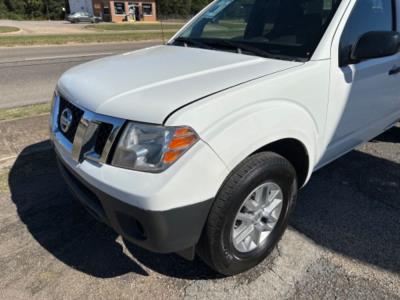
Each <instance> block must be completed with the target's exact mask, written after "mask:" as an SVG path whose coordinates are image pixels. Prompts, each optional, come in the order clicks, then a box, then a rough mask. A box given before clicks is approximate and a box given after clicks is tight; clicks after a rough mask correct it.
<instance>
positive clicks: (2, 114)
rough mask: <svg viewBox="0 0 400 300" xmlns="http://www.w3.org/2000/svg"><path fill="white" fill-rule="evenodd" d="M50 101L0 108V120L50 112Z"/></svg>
mask: <svg viewBox="0 0 400 300" xmlns="http://www.w3.org/2000/svg"><path fill="white" fill-rule="evenodd" d="M50 106H51V105H50V103H43V104H34V105H27V106H21V107H16V108H5V109H0V121H7V120H13V119H19V118H28V117H34V116H38V115H42V114H44V113H49V112H50Z"/></svg>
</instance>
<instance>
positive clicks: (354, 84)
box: [321, 0, 400, 164]
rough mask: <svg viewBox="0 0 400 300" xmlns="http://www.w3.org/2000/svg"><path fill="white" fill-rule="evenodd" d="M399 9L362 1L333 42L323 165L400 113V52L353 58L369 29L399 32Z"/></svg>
mask: <svg viewBox="0 0 400 300" xmlns="http://www.w3.org/2000/svg"><path fill="white" fill-rule="evenodd" d="M349 9H350V8H349ZM395 10H396V7H395V1H392V0H358V1H357V2H356V3H355V4H354V7H353V8H352V11H351V13H350V14H349V17H348V18H347V21H344V22H345V24H344V25H343V24H342V25H341V26H342V28H339V31H338V34H336V37H335V39H334V42H333V44H332V45H333V46H332V47H333V48H332V65H331V86H330V104H329V112H328V122H327V124H328V125H327V128H326V133H327V135H326V139H327V140H326V144H327V145H328V146H327V151H326V154H325V156H324V158H323V161H322V162H321V164H323V163H324V161H325V162H329V161H330V160H332V159H334V158H336V157H338V156H340V155H342V154H344V153H345V152H347V151H349V150H351V149H352V148H354V147H355V146H357V145H359V144H360V143H362V142H365V141H367V140H370V139H372V138H374V137H375V136H376V135H378V134H380V133H381V132H382V131H384V129H385V128H386V127H387V126H389V125H390V124H392V123H394V122H395V121H396V119H398V118H399V116H400V75H399V73H400V69H399V67H400V54H399V53H397V54H395V55H392V56H389V57H383V58H377V59H369V60H365V61H361V62H358V63H352V62H351V61H350V53H351V49H352V48H353V47H354V46H355V44H356V43H357V41H358V40H359V38H360V37H361V36H362V35H364V34H365V33H367V32H370V31H395V30H397V28H396V14H395ZM377 47H379V45H377Z"/></svg>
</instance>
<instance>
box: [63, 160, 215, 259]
mask: <svg viewBox="0 0 400 300" xmlns="http://www.w3.org/2000/svg"><path fill="white" fill-rule="evenodd" d="M58 163H59V167H60V171H61V174H62V175H63V177H64V179H65V181H66V182H67V184H68V186H69V187H70V189H71V191H72V192H73V194H74V195H75V197H76V198H77V199H78V200H79V201H80V202H81V203H82V204H83V205H84V206H85V207H86V208H87V210H88V211H89V213H90V214H92V215H93V216H94V217H95V218H96V219H98V220H100V221H102V222H104V223H106V224H107V225H109V226H110V227H112V228H113V229H114V230H115V231H116V232H118V233H119V234H121V236H123V237H124V238H126V239H127V240H129V241H130V242H133V243H135V244H137V245H139V246H141V247H143V248H145V249H148V250H150V251H153V252H158V253H172V252H180V251H182V250H185V249H188V248H191V247H193V246H194V245H196V243H197V242H198V240H199V238H200V235H201V232H202V229H203V226H204V223H205V221H206V219H207V215H208V212H209V210H210V207H211V204H212V199H210V200H207V201H203V202H200V203H197V204H194V205H190V206H185V207H180V208H176V209H171V210H167V211H148V210H143V209H140V208H137V207H134V206H132V205H129V204H126V203H124V202H122V201H120V200H118V199H116V198H114V197H112V196H110V195H108V194H106V193H104V192H102V191H101V190H99V189H97V188H95V187H94V186H92V185H90V184H88V183H87V182H85V181H84V180H83V179H82V178H80V177H79V176H78V175H77V174H76V173H75V172H74V171H73V170H71V169H70V168H69V167H67V166H66V165H65V164H64V163H63V162H62V161H61V160H60V159H58Z"/></svg>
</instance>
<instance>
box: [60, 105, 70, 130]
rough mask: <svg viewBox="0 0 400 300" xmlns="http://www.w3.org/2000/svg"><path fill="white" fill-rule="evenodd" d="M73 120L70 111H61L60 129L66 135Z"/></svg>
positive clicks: (67, 109)
mask: <svg viewBox="0 0 400 300" xmlns="http://www.w3.org/2000/svg"><path fill="white" fill-rule="evenodd" d="M72 120H73V115H72V111H71V110H70V109H69V108H66V109H64V110H63V111H62V113H61V117H60V127H61V128H60V129H61V131H62V132H64V133H67V132H68V130H69V128H70V127H71V124H72Z"/></svg>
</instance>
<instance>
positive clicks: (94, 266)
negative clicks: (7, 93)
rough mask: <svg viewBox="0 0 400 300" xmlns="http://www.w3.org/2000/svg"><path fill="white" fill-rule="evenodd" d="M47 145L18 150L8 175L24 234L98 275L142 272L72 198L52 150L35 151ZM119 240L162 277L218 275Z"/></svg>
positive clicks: (197, 264) (112, 234)
mask: <svg viewBox="0 0 400 300" xmlns="http://www.w3.org/2000/svg"><path fill="white" fill-rule="evenodd" d="M46 144H47V145H46ZM48 144H49V142H48V141H46V142H42V143H39V144H35V145H31V146H29V147H27V148H26V149H24V151H23V152H22V153H21V155H20V156H19V157H18V159H17V160H16V162H15V163H14V165H13V166H12V168H11V171H10V173H9V178H8V183H9V187H10V191H11V199H12V201H13V202H14V203H15V205H16V207H17V213H18V216H19V218H20V220H21V221H22V222H23V223H24V224H25V225H26V227H27V229H28V230H29V232H30V234H31V235H32V236H33V237H34V238H35V240H36V241H37V242H38V243H39V244H40V245H41V246H42V247H43V248H45V249H46V250H47V251H48V252H49V253H51V254H52V255H53V256H55V257H56V258H57V259H59V260H60V261H62V262H63V263H65V264H66V265H68V266H71V267H73V268H74V269H77V270H79V271H81V272H84V273H86V274H89V275H92V276H95V277H99V278H112V277H116V276H120V275H123V274H127V273H136V274H138V275H141V276H148V273H147V271H146V270H145V269H144V268H142V267H141V266H140V264H138V263H136V262H135V261H134V260H132V258H131V257H129V256H128V255H126V254H124V252H123V246H122V245H121V243H120V242H117V238H118V235H117V234H116V233H115V232H114V231H113V230H112V229H110V228H109V227H108V226H106V225H104V224H102V223H99V222H97V221H96V220H94V219H93V218H92V216H90V215H89V213H87V212H86V210H85V209H84V208H83V206H81V205H80V204H79V203H78V201H75V200H74V199H73V197H72V194H71V193H70V192H69V190H68V187H67V186H66V184H65V183H64V180H63V178H62V176H61V175H60V174H59V171H58V168H57V163H56V159H55V155H54V153H53V151H52V150H49V151H44V152H43V151H37V150H39V149H43V148H46V146H48ZM47 148H48V147H47ZM124 244H125V246H126V247H127V248H128V249H129V251H131V253H132V255H133V256H134V258H135V259H137V260H139V261H140V262H142V263H143V264H144V265H145V266H149V267H150V268H151V269H154V270H156V271H158V272H160V273H164V274H167V275H168V276H171V277H179V278H187V279H200V278H216V277H218V275H217V274H215V272H213V271H211V270H210V269H209V268H208V267H207V266H206V265H205V264H204V263H203V262H201V261H200V260H198V259H196V260H195V261H194V262H188V261H185V260H184V259H182V258H180V257H178V256H177V255H174V254H171V255H161V254H154V253H150V252H148V251H146V250H143V249H141V248H139V247H136V246H134V245H132V244H130V243H128V242H126V241H124Z"/></svg>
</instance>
